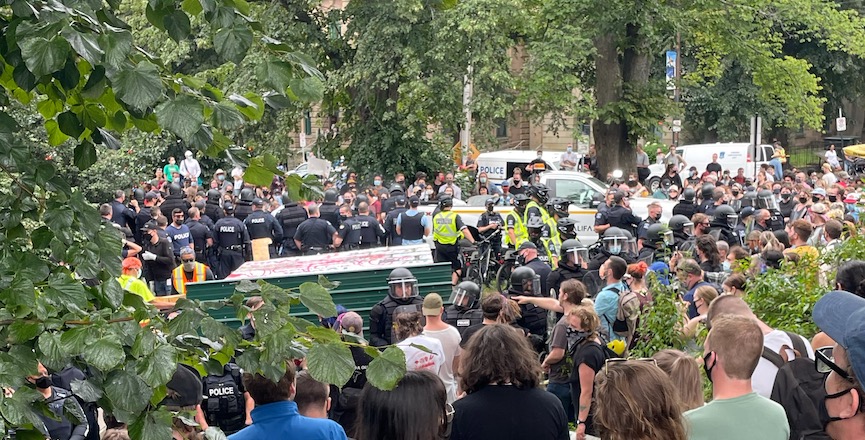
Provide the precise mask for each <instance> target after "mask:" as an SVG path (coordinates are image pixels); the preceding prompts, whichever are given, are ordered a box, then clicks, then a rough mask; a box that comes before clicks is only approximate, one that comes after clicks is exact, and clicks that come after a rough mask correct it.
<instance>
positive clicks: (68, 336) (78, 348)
mask: <svg viewBox="0 0 865 440" xmlns="http://www.w3.org/2000/svg"><path fill="white" fill-rule="evenodd" d="M92 335H93V332H92V328H90V326H85V327H79V328H73V329H70V330H67V331H65V332H63V334H62V335H61V336H60V344H61V345H62V348H63V351H65V352H66V353H69V355H71V356H77V355H79V354H81V353H82V352H83V351H84V348H85V347H86V346H87V343H88V342H90V338H91V337H92Z"/></svg>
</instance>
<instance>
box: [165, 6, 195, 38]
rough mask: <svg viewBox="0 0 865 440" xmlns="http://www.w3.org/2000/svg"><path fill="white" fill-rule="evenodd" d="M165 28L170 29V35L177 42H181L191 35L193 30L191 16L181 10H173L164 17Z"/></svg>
mask: <svg viewBox="0 0 865 440" xmlns="http://www.w3.org/2000/svg"><path fill="white" fill-rule="evenodd" d="M162 23H163V25H164V26H165V30H167V31H168V36H169V37H171V39H172V40H174V41H176V42H178V43H179V42H181V41H183V40H185V39H186V38H187V37H189V33H190V32H191V31H192V25H191V24H190V23H189V16H188V15H186V13H185V12H183V11H181V10H175V11H172V12H171V13H170V14H168V15H166V16H165V17H164V18H163V19H162Z"/></svg>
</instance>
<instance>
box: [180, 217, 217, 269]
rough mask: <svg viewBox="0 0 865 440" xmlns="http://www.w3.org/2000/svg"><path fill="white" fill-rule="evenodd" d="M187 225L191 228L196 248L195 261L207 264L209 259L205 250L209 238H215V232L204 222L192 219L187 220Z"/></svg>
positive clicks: (190, 232) (190, 233) (190, 231)
mask: <svg viewBox="0 0 865 440" xmlns="http://www.w3.org/2000/svg"><path fill="white" fill-rule="evenodd" d="M186 227H188V228H189V236H190V237H191V238H192V244H193V246H194V248H195V261H198V262H199V263H205V264H206V263H207V259H206V258H205V255H204V250H205V249H207V239H208V238H211V239H212V238H213V232H211V230H210V228H208V227H207V226H205V225H204V224H203V223H201V222H199V221H197V220H192V219H189V220H187V221H186ZM214 227H215V225H214Z"/></svg>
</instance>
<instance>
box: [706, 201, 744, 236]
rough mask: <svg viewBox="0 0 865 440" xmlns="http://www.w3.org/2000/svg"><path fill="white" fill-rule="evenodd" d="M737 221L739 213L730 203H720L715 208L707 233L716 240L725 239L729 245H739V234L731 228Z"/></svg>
mask: <svg viewBox="0 0 865 440" xmlns="http://www.w3.org/2000/svg"><path fill="white" fill-rule="evenodd" d="M738 223H739V215H738V214H736V211H735V210H734V209H733V207H732V206H730V205H720V206H718V207H717V208H715V212H714V216H713V217H712V224H711V226H709V234H711V235H712V237H714V238H715V240H716V241H725V242H727V244H729V245H730V246H741V245H742V242H740V241H739V236H738V235H736V233H735V232H733V229H734V228H735V227H736V225H738Z"/></svg>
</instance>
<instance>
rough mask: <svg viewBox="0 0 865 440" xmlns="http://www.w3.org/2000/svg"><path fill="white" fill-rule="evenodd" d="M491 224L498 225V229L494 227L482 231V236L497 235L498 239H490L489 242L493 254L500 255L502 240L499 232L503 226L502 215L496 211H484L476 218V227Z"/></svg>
mask: <svg viewBox="0 0 865 440" xmlns="http://www.w3.org/2000/svg"><path fill="white" fill-rule="evenodd" d="M492 224H497V225H499V229H495V230H494V229H489V230H487V231H486V232H482V234H483V236H484V238H489V237H492V236H493V234H498V235H499V239H498V240H492V241H491V242H490V243H491V244H492V247H493V255H500V254H501V253H502V240H501V233H502V232H501V231H502V228H504V226H505V219H503V218H502V215H501V214H499V213H498V212H495V211H493V212H489V211H484V213H483V214H481V216H480V218H478V228H480V227H483V226H489V225H492Z"/></svg>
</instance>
